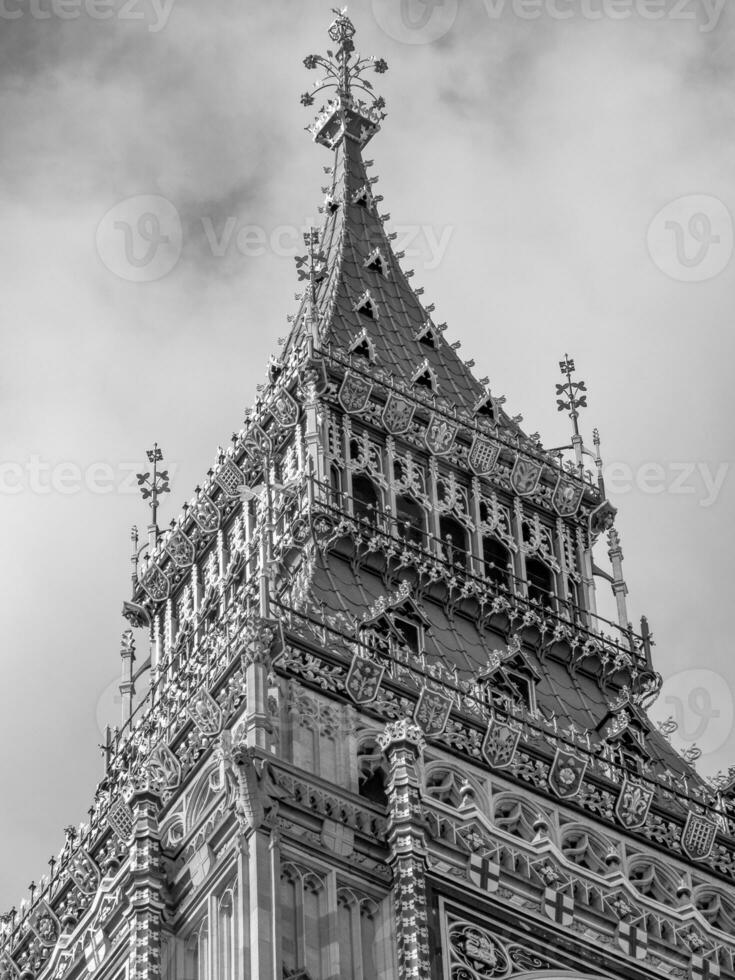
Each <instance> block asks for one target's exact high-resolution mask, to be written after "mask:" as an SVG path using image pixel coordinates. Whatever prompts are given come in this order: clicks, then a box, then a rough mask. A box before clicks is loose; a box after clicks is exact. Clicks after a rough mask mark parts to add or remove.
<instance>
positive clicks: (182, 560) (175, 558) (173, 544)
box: [166, 527, 195, 568]
mask: <svg viewBox="0 0 735 980" xmlns="http://www.w3.org/2000/svg"><path fill="white" fill-rule="evenodd" d="M166 553H167V554H168V555H169V556H170V558H171V561H172V562H173V563H174V565H176V567H177V568H189V567H190V566H191V565H193V564H194V556H195V551H194V544H193V542H192V541H191V540H190V539H189V537H188V536H187V535H186V534H184V532H183V531H182V530H181V528H180V527H179V528H176V530H175V531H174V532H173V534H172V535H171V537H170V538H169V539H168V541H167V542H166Z"/></svg>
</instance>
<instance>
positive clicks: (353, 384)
mask: <svg viewBox="0 0 735 980" xmlns="http://www.w3.org/2000/svg"><path fill="white" fill-rule="evenodd" d="M372 390H373V385H372V382H370V381H368V380H367V378H363V377H362V375H360V374H355V373H354V372H352V371H348V372H347V374H345V377H344V381H343V382H342V385H341V386H340V389H339V396H338V397H339V403H340V405H341V406H342V408H343V409H344V410H345V411H346V412H362V411H363V410H364V409H365V408H366V406H367V403H368V401H369V400H370V393H371V392H372Z"/></svg>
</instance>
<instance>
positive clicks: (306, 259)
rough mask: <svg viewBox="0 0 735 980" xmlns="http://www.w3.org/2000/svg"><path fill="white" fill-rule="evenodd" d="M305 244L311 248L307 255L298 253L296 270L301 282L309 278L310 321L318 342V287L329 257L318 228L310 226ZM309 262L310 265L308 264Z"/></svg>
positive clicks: (324, 274) (325, 272)
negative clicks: (323, 248) (325, 252)
mask: <svg viewBox="0 0 735 980" xmlns="http://www.w3.org/2000/svg"><path fill="white" fill-rule="evenodd" d="M304 245H306V247H307V248H308V249H309V251H308V253H307V254H306V255H297V256H296V257H295V259H294V261H295V262H296V271H297V273H298V277H299V282H303V280H305V279H308V281H309V294H308V300H309V322H310V326H311V332H312V335H313V337H314V342H315V343H317V344H318V342H319V336H318V329H317V322H316V287H317V286H318V285H319V283H320V282H322V281H323V280H324V278H325V276H326V274H327V257H326V255H325V254H324V252H323V251H322V250H321V249H319V248H318V247H317V246H318V245H319V232H318V231H317V230H316V228H310V229H309V231H307V232H306V233H305V235H304ZM307 263H308V265H307Z"/></svg>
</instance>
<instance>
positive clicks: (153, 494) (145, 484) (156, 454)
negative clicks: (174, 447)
mask: <svg viewBox="0 0 735 980" xmlns="http://www.w3.org/2000/svg"><path fill="white" fill-rule="evenodd" d="M146 456H147V457H148V462H149V463H153V474H152V475H151V473H150V472H146V473H136V474H135V475H136V477H137V478H138V486H139V487H140V492H141V495H142V497H143V500H148V498H149V497H150V500H151V512H152V517H151V529H152V530H153V532H154V534H153V536H154V541H157V540H158V498H159V496H160V495H161V494H162V493H169V492H170V490H171V488H170V487H169V485H168V470H161V472H160V473H159V472H158V464H159V463H160V462H161V460H162V459H163V453H162V452H161V450H160V448H159V446H158V443H157V442H154V443H153V449H146Z"/></svg>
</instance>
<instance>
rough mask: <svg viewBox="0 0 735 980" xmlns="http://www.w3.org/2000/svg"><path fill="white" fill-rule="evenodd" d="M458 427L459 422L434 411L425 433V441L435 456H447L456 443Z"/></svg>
mask: <svg viewBox="0 0 735 980" xmlns="http://www.w3.org/2000/svg"><path fill="white" fill-rule="evenodd" d="M458 429H459V423H458V422H452V421H451V419H446V418H444V416H442V415H437V414H436V412H432V414H431V418H430V419H429V424H428V426H427V428H426V433H425V434H424V442H425V443H426V446H427V448H428V449H429V451H430V452H432V453H433V454H434V455H435V456H446V454H447V453H448V452H449V451H450V450H451V448H452V446H453V445H454V440H455V438H456V436H457V430H458Z"/></svg>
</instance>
